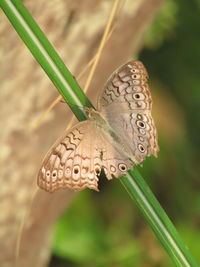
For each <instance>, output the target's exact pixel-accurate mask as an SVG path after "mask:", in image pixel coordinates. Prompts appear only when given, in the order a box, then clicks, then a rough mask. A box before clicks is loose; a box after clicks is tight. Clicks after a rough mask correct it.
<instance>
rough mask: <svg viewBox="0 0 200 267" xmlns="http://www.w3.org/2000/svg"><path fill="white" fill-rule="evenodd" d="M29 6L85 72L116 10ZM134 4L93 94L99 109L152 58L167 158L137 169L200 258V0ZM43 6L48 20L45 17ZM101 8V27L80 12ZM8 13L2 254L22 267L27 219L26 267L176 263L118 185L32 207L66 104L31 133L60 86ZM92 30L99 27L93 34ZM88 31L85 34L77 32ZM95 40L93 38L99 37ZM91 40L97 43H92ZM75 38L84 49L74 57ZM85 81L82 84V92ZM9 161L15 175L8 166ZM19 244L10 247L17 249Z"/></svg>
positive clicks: (121, 20)
mask: <svg viewBox="0 0 200 267" xmlns="http://www.w3.org/2000/svg"><path fill="white" fill-rule="evenodd" d="M30 2H31V1H29V3H28V1H25V3H26V6H27V7H28V8H29V10H30V11H31V12H32V14H33V15H34V17H35V18H36V20H37V21H38V23H39V25H40V26H41V27H42V29H43V30H44V32H45V33H47V36H48V38H49V39H50V40H51V41H52V42H53V44H54V46H55V47H56V49H57V50H58V52H59V54H60V55H61V57H62V58H63V59H64V61H65V63H66V64H67V66H69V68H70V69H71V70H73V72H74V73H75V74H78V73H79V72H80V70H81V69H82V68H83V67H84V65H85V64H86V62H87V61H88V60H90V58H91V56H92V55H93V54H95V51H96V48H97V46H98V44H99V41H100V38H101V36H102V32H103V29H104V26H105V23H106V20H107V17H108V15H109V12H110V9H111V5H110V3H108V1H97V4H96V5H97V6H95V7H94V6H92V2H91V1H85V3H84V4H85V5H84V4H83V2H84V1H82V2H81V1H77V3H73V4H72V1H68V4H66V3H63V1H52V2H51V3H48V4H47V1H41V2H40V3H39V2H38V5H37V6H36V4H33V3H30ZM35 2H36V1H35ZM132 4H133V3H131V1H127V3H126V5H122V6H121V8H120V9H119V12H118V17H117V19H116V21H117V30H116V33H115V32H114V33H113V37H111V39H110V40H109V41H108V45H107V46H106V48H105V54H104V55H103V56H102V59H101V62H100V64H99V67H98V69H97V72H96V73H95V75H96V77H94V81H93V83H92V86H91V88H93V89H91V91H89V92H88V95H89V97H91V99H92V100H93V102H94V103H95V101H96V99H97V96H98V93H97V91H98V89H97V88H100V87H102V85H103V84H104V82H105V81H106V79H107V78H108V76H109V75H110V73H111V72H112V71H113V70H114V69H116V68H117V67H118V66H119V65H120V64H121V63H124V62H126V61H127V60H129V59H130V58H136V57H137V58H139V60H141V61H142V62H143V63H144V65H145V66H146V68H147V70H148V72H149V76H150V79H149V83H150V88H151V91H152V95H153V115H154V118H155V122H156V126H157V129H158V135H159V146H160V152H159V156H158V158H148V159H146V160H145V162H144V163H143V166H142V167H138V169H139V171H140V172H141V173H142V175H143V177H144V178H145V180H146V181H147V183H148V184H149V186H150V188H151V189H152V191H153V192H154V194H155V195H156V197H157V198H158V200H159V202H160V203H161V205H162V207H163V208H164V209H165V211H166V212H167V214H168V215H169V217H170V218H171V220H172V221H173V223H174V224H175V226H176V228H177V229H178V231H179V233H180V235H181V236H182V238H183V239H184V240H185V242H186V244H187V245H188V247H189V248H190V250H191V252H192V253H193V255H194V256H195V257H196V258H197V260H198V261H200V254H199V251H200V241H199V240H200V231H199V227H200V194H199V187H200V179H199V173H200V161H199V149H200V138H199V131H200V120H199V116H200V90H199V84H200V77H199V70H200V61H198V56H200V48H199V42H200V27H199V26H200V24H199V23H200V21H199V16H200V2H199V1H197V0H191V1H190V2H188V1H186V0H182V1H180V0H178V1H174V0H166V1H158V0H157V1H155V0H154V1H153V0H151V1H139V0H138V1H135V3H134V4H135V6H134V7H133V5H132ZM68 5H69V6H70V9H69V8H68V7H69V6H68ZM42 9H43V10H44V14H43V16H42V15H41V14H40V12H39V10H42ZM92 9H94V14H96V17H98V18H100V21H101V22H102V24H100V25H98V24H97V25H95V24H94V25H91V23H89V22H88V21H87V20H86V22H85V21H84V20H83V18H82V17H81V16H84V15H87V16H89V15H88V14H90V17H88V20H89V19H91V20H92V19H94V18H92V16H94V14H93V12H92ZM52 10H54V11H52ZM63 10H64V11H63ZM69 10H70V11H69ZM131 11H133V12H131ZM95 12H97V13H95ZM97 14H98V16H97ZM102 14H103V15H102ZM124 14H126V16H125V15H124ZM1 15H2V16H1V20H2V21H3V24H4V25H3V26H2V28H1V31H0V33H1V35H0V37H1V39H0V41H1V45H2V47H3V48H1V53H0V55H1V61H0V66H1V69H3V70H2V72H1V74H0V80H1V81H2V83H3V85H2V87H3V88H2V89H4V90H2V92H1V95H2V98H1V99H2V100H1V101H3V102H2V103H3V104H2V105H3V107H2V108H1V119H2V122H3V123H4V126H3V127H4V128H3V131H2V133H1V139H2V149H1V164H2V166H1V167H2V168H1V169H2V179H3V177H4V179H7V180H6V181H3V182H2V183H4V184H3V188H4V189H2V192H0V196H1V199H2V201H1V203H2V204H1V213H2V215H1V216H2V217H0V219H1V222H3V223H4V224H3V227H2V229H1V232H0V235H1V244H0V245H1V247H2V249H4V250H3V251H4V256H1V260H2V265H1V266H12V265H11V261H10V260H9V258H14V254H15V253H14V251H15V249H16V244H17V241H16V240H19V239H18V236H19V228H20V226H21V221H22V220H23V219H24V218H25V226H24V229H25V230H23V231H22V233H21V240H20V244H21V245H20V253H19V262H20V264H19V266H50V267H54V266H55V267H65V266H75V267H76V266H77V267H79V266H113V267H115V266H116V267H118V266H119V267H123V266H125V267H126V266H127V267H129V266H141V267H147V266H152V267H153V266H161V267H167V266H173V263H172V262H171V260H170V259H169V257H168V255H167V254H166V253H165V251H164V250H163V248H162V247H161V245H160V243H159V242H158V241H157V240H156V238H155V236H154V234H153V233H152V231H151V229H150V228H149V226H148V225H147V224H146V222H145V221H144V219H143V217H142V215H141V214H140V212H139V210H138V209H137V207H136V206H135V204H134V202H133V201H132V200H131V199H130V197H129V195H128V194H127V193H126V191H125V189H124V188H123V186H122V185H121V183H120V182H119V181H117V180H115V181H107V180H104V179H102V180H101V181H100V193H96V192H93V191H92V190H84V191H83V192H80V193H78V194H77V193H76V195H74V194H72V193H68V192H67V191H66V192H60V193H59V192H58V193H56V194H55V195H54V196H52V195H51V196H47V195H46V193H44V192H38V193H37V194H36V197H34V201H33V202H32V200H30V198H31V197H30V195H32V194H33V192H34V189H35V174H36V173H37V168H38V167H39V166H40V163H41V160H42V157H43V156H44V154H45V152H46V151H47V150H48V148H49V147H50V146H51V145H52V143H53V142H54V141H55V140H56V138H57V137H58V136H59V135H61V133H62V132H63V131H64V129H65V127H66V124H67V123H66V117H67V115H66V114H67V112H68V108H67V107H66V105H64V104H61V103H60V104H58V105H57V106H56V108H54V109H53V111H51V112H49V113H48V114H47V116H46V118H45V120H44V121H43V122H42V123H41V125H39V126H38V127H37V129H33V127H32V125H33V124H34V122H35V121H36V120H37V119H38V117H39V116H40V114H41V113H42V112H43V111H44V110H45V109H46V108H47V107H48V105H49V104H51V102H52V101H53V100H54V99H55V97H56V90H54V87H53V85H51V84H50V82H49V81H48V79H47V78H46V77H43V76H45V74H44V73H43V71H42V70H41V69H40V67H38V66H37V63H36V62H35V61H34V60H33V59H32V56H31V55H30V53H29V52H28V51H27V50H26V49H25V48H24V44H22V42H21V40H19V38H18V37H17V34H16V33H15V32H14V30H13V29H12V27H11V26H10V25H9V23H8V22H7V19H6V17H5V16H4V15H3V13H2V14H1ZM66 17H67V19H66ZM141 17H142V18H143V19H141ZM48 18H51V19H49V20H48ZM84 18H85V17H84ZM81 19H82V20H81ZM60 21H61V24H59V23H60ZM98 21H99V20H98ZM127 21H128V23H127ZM130 22H131V23H130ZM134 22H135V23H134ZM78 23H81V25H82V26H81V28H80V29H79V30H77V36H78V37H77V36H76V33H75V32H76V29H77V27H78V26H77V25H78ZM84 23H85V24H84ZM99 23H100V22H99ZM126 23H127V24H126ZM56 25H57V26H56ZM58 25H59V27H58ZM69 25H70V26H69ZM88 25H89V26H88ZM128 26H129V28H128ZM87 27H89V28H90V33H89V34H87V30H86V29H87ZM120 27H121V28H120ZM83 29H84V30H86V32H85V31H84V34H82V35H79V34H78V33H80V32H79V31H81V32H82V33H83ZM7 31H8V32H9V33H7ZM123 31H124V32H123ZM94 35H95V38H93V37H91V36H94ZM92 38H93V39H92ZM112 38H113V39H112ZM123 38H124V40H125V41H126V42H123ZM77 40H78V41H77ZM87 40H90V42H89V45H88V43H87ZM9 42H10V43H11V44H14V43H15V42H17V46H18V48H17V49H15V48H13V51H12V52H11V50H10V49H11V48H12V47H13V46H12V45H9ZM77 42H79V43H80V46H78V45H77V46H78V48H76V50H73V46H74V44H75V43H77ZM109 42H110V44H109ZM7 44H8V45H7ZM113 44H115V45H114V46H113ZM8 46H9V47H10V49H9V47H8ZM83 47H84V48H83ZM85 47H86V48H85ZM110 47H113V50H111V49H110ZM23 49H24V50H23ZM124 50H128V52H127V53H126V51H125V52H124ZM19 51H20V53H18V52H19ZM111 51H112V52H111ZM112 53H113V55H111V54H112ZM5 55H6V61H5ZM16 58H17V59H16ZM5 62H6V63H7V65H5V64H4V63H5ZM110 62H112V64H111V63H110ZM118 63H119V64H118ZM18 64H19V65H18ZM102 68H103V71H102ZM28 74H29V75H28ZM86 78H87V75H86V76H85V78H84V79H86ZM84 79H83V80H82V81H80V84H81V85H83V84H84V81H85V80H84ZM10 80H12V81H10ZM50 87H52V89H50ZM94 88H95V89H94ZM38 91H39V92H38ZM9 103H11V104H9ZM20 103H21V104H20ZM24 113H26V115H27V113H28V115H27V117H25V115H21V114H24ZM69 114H70V112H69ZM24 151H25V152H24ZM11 158H12V160H11ZM8 160H9V164H7V165H8V168H5V162H6V163H8ZM7 165H6V166H7ZM5 169H6V170H5ZM29 177H30V178H29ZM16 181H17V182H16ZM24 181H25V182H24ZM11 182H12V183H11ZM10 183H11V185H10ZM13 183H14V184H13ZM16 191H17V192H20V193H19V195H17V196H16V198H15V199H14V195H15V194H18V193H17V192H16ZM10 194H11V195H10ZM30 203H32V206H31V207H32V208H30ZM66 205H67V206H68V208H67V209H66ZM27 210H28V212H29V215H27ZM55 210H56V211H55ZM28 216H29V217H28ZM40 228H41V229H40ZM38 229H40V230H38ZM33 233H34V234H33ZM9 234H10V236H11V239H12V237H13V240H12V242H11V241H5V240H6V238H7V236H8V235H9ZM40 238H41V239H40ZM43 239H44V241H42V240H43ZM4 241H5V242H7V243H6V244H7V245H6V244H5V242H4ZM38 241H39V242H38ZM35 242H37V245H35V247H34V248H32V247H31V245H30V244H29V245H28V249H27V246H26V244H27V243H32V245H33V244H34V243H35ZM10 245H12V246H11V247H12V252H10V251H9V252H8V247H9V246H10ZM31 249H32V250H33V252H35V253H38V255H39V254H41V251H42V254H41V255H42V256H41V258H42V259H41V261H40V262H39V263H38V264H36V263H35V262H34V264H35V265H34V264H33V263H31V262H30V259H32V257H33V256H34V255H33V254H31V252H30V250H31ZM27 250H28V251H27ZM29 254H31V255H30V257H29V264H28V265H27V261H28V260H27V257H28V255H29ZM6 263H8V264H10V265H5V264H6ZM3 264H4V265H3Z"/></svg>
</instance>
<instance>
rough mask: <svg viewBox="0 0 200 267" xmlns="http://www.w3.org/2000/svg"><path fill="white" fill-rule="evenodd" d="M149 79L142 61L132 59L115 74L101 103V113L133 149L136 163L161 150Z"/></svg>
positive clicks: (110, 79) (109, 81) (108, 83)
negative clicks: (152, 113) (153, 113)
mask: <svg viewBox="0 0 200 267" xmlns="http://www.w3.org/2000/svg"><path fill="white" fill-rule="evenodd" d="M147 79H148V74H147V71H146V69H145V67H144V66H143V64H142V63H141V62H139V61H132V62H129V63H127V64H125V65H123V66H122V67H120V68H119V69H117V70H116V71H115V72H114V73H113V74H112V75H111V77H110V78H109V80H108V82H107V83H106V85H105V87H104V89H103V91H102V93H101V95H100V97H99V102H98V107H99V110H100V112H101V113H102V114H103V116H104V117H105V118H106V120H107V121H108V123H109V124H110V126H111V127H112V129H114V130H115V132H116V133H117V134H118V135H119V136H120V137H121V139H122V141H123V142H124V144H125V145H126V146H128V147H130V148H131V150H132V154H133V158H132V160H133V161H134V162H135V163H136V164H139V163H141V162H142V161H143V160H144V159H145V157H146V156H150V155H154V156H156V155H157V152H158V150H159V148H158V143H157V132H156V128H155V125H154V121H153V118H152V115H151V109H152V98H151V93H150V89H149V86H148V83H147Z"/></svg>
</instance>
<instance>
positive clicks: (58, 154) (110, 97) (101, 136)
mask: <svg viewBox="0 0 200 267" xmlns="http://www.w3.org/2000/svg"><path fill="white" fill-rule="evenodd" d="M147 80H148V74H147V71H146V69H145V67H144V65H143V64H142V63H141V62H140V61H131V62H128V63H127V64H124V65H123V66H121V67H120V68H118V69H117V70H116V71H115V72H114V73H113V74H112V75H111V77H110V78H109V79H108V81H107V83H106V84H105V86H104V88H103V90H102V92H101V94H100V97H99V99H98V105H97V106H98V108H97V110H94V109H93V108H88V107H86V108H85V111H86V113H87V114H88V120H85V121H82V122H79V123H78V124H76V125H75V126H74V127H72V128H71V129H70V130H67V131H66V133H65V134H64V136H63V137H61V138H60V139H58V140H57V142H56V143H55V144H54V145H53V147H52V148H51V149H50V150H49V152H48V153H47V155H46V156H45V158H44V161H43V163H42V166H41V168H40V170H39V173H38V179H37V182H38V186H39V187H40V188H41V189H44V190H46V191H47V192H54V191H56V190H58V189H73V190H82V189H84V188H90V189H94V190H96V191H98V181H99V178H100V174H101V171H102V169H103V171H104V173H105V175H106V176H107V178H108V179H109V180H110V179H112V178H113V177H120V176H123V175H125V173H126V172H127V170H129V169H130V168H132V166H134V165H138V164H141V163H142V161H143V160H144V159H145V158H146V157H147V156H150V155H154V156H157V152H158V150H159V147H158V142H157V132H156V128H155V125H154V121H153V118H152V115H151V109H152V98H151V94H150V89H149V86H148V84H147Z"/></svg>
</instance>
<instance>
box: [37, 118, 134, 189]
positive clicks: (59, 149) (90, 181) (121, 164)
mask: <svg viewBox="0 0 200 267" xmlns="http://www.w3.org/2000/svg"><path fill="white" fill-rule="evenodd" d="M130 166H131V163H130V161H129V160H128V159H126V158H124V156H122V155H121V154H120V153H119V152H118V151H116V150H115V148H114V147H113V146H112V144H111V142H110V140H109V138H108V136H106V134H105V133H104V132H103V131H102V130H101V128H99V127H97V125H96V124H95V122H94V121H89V120H87V121H84V122H80V123H78V124H77V125H75V126H74V127H73V128H72V129H70V130H69V131H67V132H66V134H65V136H64V137H62V138H60V139H59V140H58V141H57V142H56V143H55V144H54V146H53V147H52V148H51V149H50V151H49V152H48V153H47V155H46V157H45V159H44V161H43V163H42V167H41V168H40V170H39V174H38V186H39V187H40V188H42V189H44V190H46V191H48V192H54V191H56V190H58V189H66V188H68V189H74V190H82V189H84V188H90V189H94V190H97V191H98V180H99V175H100V172H101V169H102V168H103V169H104V171H105V173H106V175H107V178H108V179H111V178H112V176H113V175H114V176H116V177H118V176H120V175H123V174H124V172H125V171H126V170H127V169H129V168H130Z"/></svg>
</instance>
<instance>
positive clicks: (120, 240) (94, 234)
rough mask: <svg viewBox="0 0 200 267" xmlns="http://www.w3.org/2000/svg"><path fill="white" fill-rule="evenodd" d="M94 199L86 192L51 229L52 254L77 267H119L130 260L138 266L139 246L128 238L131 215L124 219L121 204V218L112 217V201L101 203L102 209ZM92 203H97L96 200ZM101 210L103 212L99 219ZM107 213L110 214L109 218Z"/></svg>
mask: <svg viewBox="0 0 200 267" xmlns="http://www.w3.org/2000/svg"><path fill="white" fill-rule="evenodd" d="M110 189H111V188H110ZM115 194H116V192H115ZM115 194H114V193H113V195H112V196H114V195H115ZM117 195H118V194H117ZM94 198H95V195H94V194H92V193H91V192H89V191H85V192H83V193H82V194H79V195H78V196H77V198H76V200H75V201H74V202H73V203H72V205H71V206H70V208H69V209H68V211H67V212H66V213H65V214H64V215H63V216H62V218H61V219H60V220H59V222H58V223H57V225H56V226H55V235H54V252H55V253H56V254H57V255H58V256H61V257H63V258H66V259H68V260H69V259H70V260H71V261H72V262H74V264H76V265H77V266H78V265H80V266H84V265H85V266H110V265H111V264H122V263H123V264H125V265H123V266H131V264H132V261H133V260H134V262H135V263H138V264H139V260H140V259H141V249H140V244H139V243H138V242H137V240H136V239H130V237H129V232H130V231H131V227H132V223H129V221H128V219H131V220H132V219H133V218H131V217H133V215H131V214H132V212H131V211H130V213H129V214H128V216H127V214H126V213H125V212H124V211H125V207H123V203H122V205H121V209H122V207H123V210H124V211H123V210H121V211H122V213H124V216H123V217H121V214H122V213H121V214H119V213H118V215H116V214H115V212H114V211H115V210H116V208H115V203H114V201H113V200H112V199H111V203H109V205H108V204H107V203H103V206H104V204H106V205H105V206H104V207H101V204H100V205H99V204H98V202H97V201H94ZM100 198H101V197H100ZM114 198H115V197H114ZM120 198H121V197H120ZM96 200H100V199H99V197H97V199H96ZM104 202H105V201H104ZM122 202H124V201H122ZM129 203H130V202H129ZM130 206H131V205H129V209H130ZM102 208H104V209H103V210H104V212H105V214H104V216H103V217H102V212H101V211H102ZM118 212H119V210H118ZM110 213H113V218H112V217H111V214H110ZM119 215H120V217H119ZM114 217H115V219H116V220H115V219H114Z"/></svg>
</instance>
